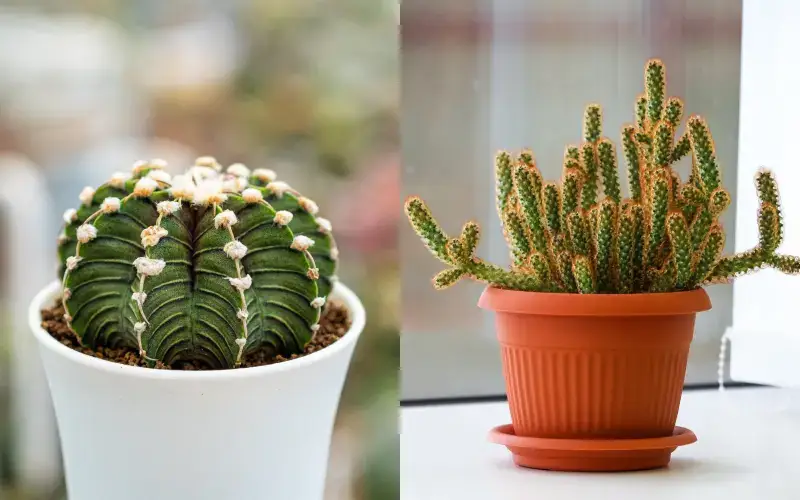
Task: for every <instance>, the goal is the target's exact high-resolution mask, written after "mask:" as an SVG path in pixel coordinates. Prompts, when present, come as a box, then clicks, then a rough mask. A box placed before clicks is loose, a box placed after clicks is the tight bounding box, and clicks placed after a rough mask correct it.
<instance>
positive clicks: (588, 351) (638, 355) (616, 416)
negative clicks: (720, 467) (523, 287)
mask: <svg viewBox="0 0 800 500" xmlns="http://www.w3.org/2000/svg"><path fill="white" fill-rule="evenodd" d="M479 306H480V307H482V308H485V309H490V310H493V311H495V312H496V327H497V336H498V339H499V341H500V345H501V352H502V361H503V372H504V376H505V380H506V389H507V395H508V402H509V406H510V409H511V420H512V425H513V431H514V434H515V435H516V436H523V437H536V438H554V439H580V440H587V439H605V440H614V439H646V438H659V437H668V436H672V435H673V432H674V430H675V423H676V419H677V415H678V408H679V406H680V399H681V392H682V389H683V380H684V376H685V374H686V362H687V358H688V355H689V345H690V343H691V341H692V336H693V332H694V321H695V315H696V313H698V312H700V311H705V310H708V309H710V308H711V302H710V300H709V298H708V295H707V294H706V292H705V291H704V290H702V289H699V290H693V291H689V292H675V293H653V294H632V295H578V294H552V293H534V292H519V291H510V290H501V289H497V288H492V287H489V288H487V289H486V290H485V291H484V293H483V295H482V296H481V298H480V301H479Z"/></svg>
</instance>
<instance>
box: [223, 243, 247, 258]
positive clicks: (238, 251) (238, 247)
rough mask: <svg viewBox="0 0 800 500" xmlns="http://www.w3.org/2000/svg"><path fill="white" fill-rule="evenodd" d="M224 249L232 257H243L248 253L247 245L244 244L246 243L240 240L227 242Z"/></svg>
mask: <svg viewBox="0 0 800 500" xmlns="http://www.w3.org/2000/svg"><path fill="white" fill-rule="evenodd" d="M222 249H223V250H224V251H225V253H226V254H227V255H228V257H230V258H231V259H242V258H244V256H245V255H247V247H246V246H244V243H242V242H241V241H238V240H233V241H229V242H227V243H225V246H224V247H222Z"/></svg>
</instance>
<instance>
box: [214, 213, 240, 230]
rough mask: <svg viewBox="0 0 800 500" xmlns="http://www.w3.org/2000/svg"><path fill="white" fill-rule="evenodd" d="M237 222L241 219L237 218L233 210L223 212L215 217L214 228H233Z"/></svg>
mask: <svg viewBox="0 0 800 500" xmlns="http://www.w3.org/2000/svg"><path fill="white" fill-rule="evenodd" d="M237 222H239V219H237V218H236V214H235V213H233V211H231V210H225V211H222V212H220V213H218V214H217V216H216V217H214V227H215V228H217V229H219V228H220V227H231V226H232V225H234V224H236V223H237Z"/></svg>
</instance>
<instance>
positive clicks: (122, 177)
mask: <svg viewBox="0 0 800 500" xmlns="http://www.w3.org/2000/svg"><path fill="white" fill-rule="evenodd" d="M130 178H131V174H126V173H125V172H114V174H113V175H112V176H111V180H109V181H108V185H109V186H111V187H113V188H117V189H125V181H127V180H128V179H130Z"/></svg>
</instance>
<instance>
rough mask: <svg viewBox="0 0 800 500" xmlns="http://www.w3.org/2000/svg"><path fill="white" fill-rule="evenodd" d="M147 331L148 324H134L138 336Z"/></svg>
mask: <svg viewBox="0 0 800 500" xmlns="http://www.w3.org/2000/svg"><path fill="white" fill-rule="evenodd" d="M145 330H147V324H146V323H143V322H141V321H139V322H138V323H134V325H133V331H134V332H136V335H141V334H142V333H144V331H145Z"/></svg>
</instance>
